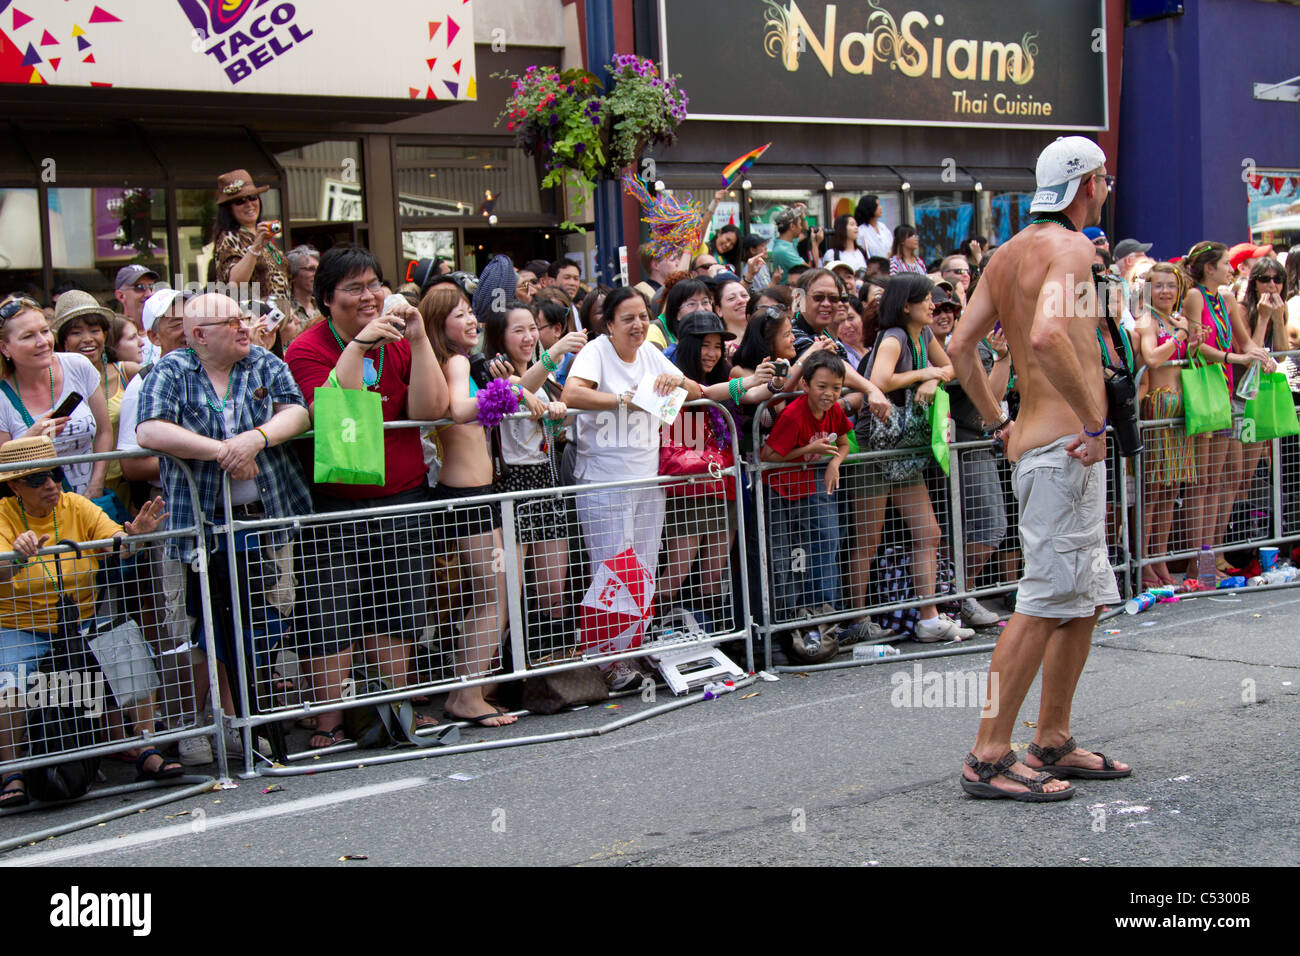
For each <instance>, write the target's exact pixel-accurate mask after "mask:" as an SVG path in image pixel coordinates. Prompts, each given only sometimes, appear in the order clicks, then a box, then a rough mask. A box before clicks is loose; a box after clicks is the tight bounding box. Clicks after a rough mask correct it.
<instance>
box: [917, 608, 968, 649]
mask: <svg viewBox="0 0 1300 956" xmlns="http://www.w3.org/2000/svg"><path fill="white" fill-rule="evenodd" d="M974 636H975V632H974V631H972V630H971V629H970V628H969V627H962V626H960V625H959V624H958V623H957V622H956V621H952V620H949V619H948V618H946V617H944V616H943V615H942V614H940V615H939V616H938V617H932V618H930V619H929V620H928V621H917V622H916V638H915V639H916V642H917V643H918V644H933V643H935V642H937V641H968V640H970V639H971V638H972V637H974Z"/></svg>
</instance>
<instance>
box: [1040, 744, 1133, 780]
mask: <svg viewBox="0 0 1300 956" xmlns="http://www.w3.org/2000/svg"><path fill="white" fill-rule="evenodd" d="M1078 746H1079V745H1078V744H1076V743H1075V742H1074V738H1073V737H1071V738H1070V739H1069V740H1067V741H1066V742H1065V743H1063V744H1061V746H1059V747H1040V746H1038V744H1030V745H1029V753H1030V754H1032V755H1033V756H1035V757H1037V758H1038V759H1039V760H1041V761H1042V762H1043V766H1042V767H1040V768H1039V769H1040V770H1042V771H1043V772H1044V773H1048V774H1051V775H1052V776H1053V777H1056V778H1057V779H1058V780H1065V779H1067V778H1069V777H1077V778H1078V779H1080V780H1117V779H1118V778H1120V777H1127V776H1129V775H1130V774H1132V773H1133V768H1132V767H1129V768H1128V769H1127V770H1120V769H1119V768H1117V767H1116V766H1115V761H1113V760H1111V759H1110V758H1109V757H1107V756H1106V755H1105V754H1103V753H1099V754H1097V756H1098V757H1100V758H1101V766H1102V769H1101V770H1093V769H1091V768H1089V767H1065V766H1057V763H1056V762H1057V761H1058V760H1060V759H1061V758H1062V757H1065V756H1067V755H1068V754H1071V753H1073V752H1074V751H1075V750H1077V749H1078Z"/></svg>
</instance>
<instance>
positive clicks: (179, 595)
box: [0, 452, 225, 848]
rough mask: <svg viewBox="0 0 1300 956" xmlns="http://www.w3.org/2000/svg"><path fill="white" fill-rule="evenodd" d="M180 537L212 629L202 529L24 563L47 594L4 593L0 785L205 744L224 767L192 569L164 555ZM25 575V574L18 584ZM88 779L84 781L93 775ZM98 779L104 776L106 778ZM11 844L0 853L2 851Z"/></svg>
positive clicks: (48, 553) (104, 542) (213, 674)
mask: <svg viewBox="0 0 1300 956" xmlns="http://www.w3.org/2000/svg"><path fill="white" fill-rule="evenodd" d="M143 457H150V456H149V454H148V452H138V453H135V454H119V453H116V452H113V453H102V454H91V455H76V456H73V455H69V456H63V457H60V458H55V459H46V460H41V461H33V462H31V463H30V465H31V466H32V467H35V468H54V467H58V466H61V465H68V464H73V463H78V462H92V461H103V460H110V461H115V460H121V459H123V458H143ZM175 463H176V464H177V466H178V467H179V468H180V469H181V471H182V473H183V474H184V475H185V479H186V482H187V485H188V488H189V494H190V497H191V501H192V502H193V503H194V509H195V513H196V514H197V513H199V511H198V489H197V487H196V485H195V483H194V478H193V475H192V474H191V472H190V469H189V467H188V466H187V465H186V464H185V463H184V462H179V461H178V462H175ZM24 464H27V463H24ZM6 491H7V489H6ZM51 537H53V535H52V536H51ZM178 537H179V538H184V539H186V540H189V541H192V542H194V543H195V545H196V547H197V551H198V554H197V556H196V558H195V567H196V570H200V573H199V574H198V575H197V580H198V583H199V586H200V589H201V592H202V594H201V599H200V601H199V603H200V604H201V606H202V614H203V616H204V619H205V622H206V624H207V627H208V628H209V629H210V627H211V622H210V620H209V619H208V618H209V615H210V607H211V602H210V601H209V598H208V594H207V576H206V575H205V574H203V573H201V569H202V567H203V563H204V556H205V554H206V551H205V547H204V543H203V540H202V535H201V534H200V529H199V528H198V527H197V525H194V526H191V527H188V528H182V529H179V530H178V531H175V532H167V531H161V530H160V531H157V532H154V533H152V534H148V535H138V536H131V537H129V538H128V542H127V543H126V546H125V547H119V546H118V545H117V542H116V541H115V540H114V539H112V538H103V539H97V540H91V541H80V542H72V541H71V539H69V538H68V537H66V536H65V535H64V534H62V533H60V534H59V535H58V538H59V540H57V541H55V540H52V541H51V542H50V543H49V545H48V546H47V547H43V548H41V549H40V550H39V551H38V552H37V554H36V556H35V557H33V558H31V559H29V560H28V561H27V562H26V563H25V569H26V572H27V574H28V575H33V574H35V573H36V570H37V569H39V572H40V574H41V575H42V576H43V584H44V587H43V589H39V590H34V589H32V588H31V587H30V586H29V587H27V588H24V589H22V590H15V589H14V588H13V586H12V585H11V584H9V583H5V584H3V585H0V628H3V629H4V631H5V632H6V633H5V643H6V651H5V659H6V663H7V664H8V665H9V666H10V667H12V670H6V671H5V672H0V681H2V682H3V683H2V685H0V747H3V748H4V749H3V752H0V774H6V775H7V774H9V773H13V772H19V771H33V770H39V769H40V768H45V767H51V766H56V765H61V764H69V763H70V762H73V761H78V760H81V759H82V758H111V757H113V756H114V755H119V754H123V753H124V752H125V751H128V750H135V749H141V748H150V747H164V746H166V745H169V744H172V743H176V742H180V741H184V740H187V739H192V738H200V737H202V738H208V737H213V738H215V739H216V741H217V748H218V752H217V754H216V755H215V756H217V757H218V764H219V766H221V767H224V761H225V757H224V752H223V750H224V746H225V735H224V733H222V730H223V724H222V716H223V715H222V710H221V706H220V702H219V698H218V696H217V687H218V682H217V664H216V661H215V659H214V658H213V657H212V656H211V655H209V658H208V662H207V671H206V679H204V677H203V675H202V674H201V673H198V672H195V671H194V670H193V669H192V667H191V660H190V654H189V651H190V644H189V641H190V627H189V626H188V621H187V618H186V601H185V568H184V566H183V565H181V564H180V563H179V562H177V561H173V560H170V559H168V558H167V557H166V556H165V553H164V549H165V543H166V541H167V539H169V538H178ZM15 556H16V555H15V552H12V551H10V552H5V553H4V554H0V562H4V563H5V564H9V563H10V562H12V561H13V559H14V558H15ZM21 573H22V571H21V570H19V569H17V568H15V574H16V575H17V574H21ZM31 580H32V578H31V577H29V578H28V582H30V581H31ZM36 580H41V579H36ZM196 678H197V679H196ZM203 683H206V684H207V685H208V692H207V693H206V694H202V695H196V685H201V684H203ZM33 751H35V752H33ZM79 772H83V773H84V772H85V771H84V767H83V768H80V769H79ZM95 776H96V778H98V777H100V776H102V770H101V771H100V773H98V774H96V775H95ZM214 782H215V781H214V778H212V777H209V776H202V775H190V774H185V775H183V776H181V777H178V778H172V779H170V780H164V781H143V782H135V783H129V784H125V785H117V786H111V787H107V788H105V787H102V786H100V787H95V786H94V782H92V784H91V789H90V790H89V792H88V793H87V794H86V795H85V796H84V797H81V798H80V799H82V800H85V799H92V798H95V797H102V796H116V795H121V794H126V793H131V792H134V791H138V790H144V789H152V788H154V787H158V786H167V787H169V788H171V787H174V786H176V785H178V784H180V785H187V786H186V789H185V790H184V791H176V790H171V792H170V795H169V796H166V797H162V798H159V799H157V800H150V801H147V803H148V804H149V805H157V804H158V803H159V802H165V801H166V800H169V799H179V798H180V797H183V796H186V795H189V794H190V793H191V792H193V791H194V789H195V787H196V785H197V788H198V789H200V790H201V789H205V788H207V787H209V786H211V785H212V783H214ZM32 789H35V788H34V787H33V786H32V785H31V782H30V779H29V791H30V790H32ZM39 805H40V804H39V802H38V801H37V800H36V798H35V796H33V802H32V803H31V804H28V805H27V806H24V807H21V808H17V809H10V810H6V811H4V813H3V816H4V817H9V816H12V815H16V814H21V813H24V812H26V811H28V810H31V809H34V808H36V807H37V806H39ZM140 806H143V804H140V805H134V806H132V807H128V808H119V809H118V810H114V811H110V812H109V814H108V815H107V817H111V816H115V815H121V813H123V812H135V810H136V809H138V808H139V807H140ZM107 817H103V818H107ZM95 819H96V820H98V819H101V817H96V818H95ZM60 832H64V831H63V830H60ZM43 835H49V834H43ZM43 835H42V836H43ZM8 845H11V844H10V843H9V842H5V843H0V848H3V847H6V846H8ZM13 845H16V844H13Z"/></svg>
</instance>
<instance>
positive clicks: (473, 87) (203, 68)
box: [0, 0, 478, 102]
mask: <svg viewBox="0 0 1300 956" xmlns="http://www.w3.org/2000/svg"><path fill="white" fill-rule="evenodd" d="M18 6H21V7H22V9H21V10H20V9H18ZM379 7H382V8H383V15H382V16H379V15H375V13H374V10H373V9H372V8H379ZM0 14H2V15H0V86H3V84H15V85H21V86H23V87H30V88H31V89H32V91H36V90H37V89H39V88H40V87H42V86H60V87H69V86H77V87H104V88H108V87H111V88H113V89H115V90H163V91H166V92H169V93H172V92H180V91H194V92H201V93H220V94H225V93H235V94H239V95H240V96H243V95H246V94H249V93H252V94H267V95H276V96H310V97H317V98H319V97H348V98H354V97H362V98H371V99H386V100H407V101H409V100H421V101H430V102H432V101H438V100H441V101H447V100H473V99H476V98H477V97H478V69H477V65H476V63H475V56H474V36H475V30H474V2H473V0H419V2H415V0H404V2H401V3H396V2H391V0H389V2H384V3H379V4H374V3H372V4H369V5H367V4H365V3H360V4H359V3H357V0H57V2H55V0H42V2H36V0H27V2H25V3H21V4H20V3H19V2H18V0H14V2H13V3H10V2H9V0H0ZM300 51H301V52H300ZM37 95H42V94H37ZM108 95H111V94H108Z"/></svg>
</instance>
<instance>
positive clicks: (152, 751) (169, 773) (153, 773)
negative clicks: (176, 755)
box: [135, 747, 185, 782]
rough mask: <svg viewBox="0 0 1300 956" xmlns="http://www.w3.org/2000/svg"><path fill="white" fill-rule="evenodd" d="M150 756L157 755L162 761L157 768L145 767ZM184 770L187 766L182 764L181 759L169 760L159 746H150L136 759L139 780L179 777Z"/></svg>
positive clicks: (136, 774)
mask: <svg viewBox="0 0 1300 956" xmlns="http://www.w3.org/2000/svg"><path fill="white" fill-rule="evenodd" d="M150 757H157V758H158V760H159V761H160V763H159V764H158V769H157V770H148V769H146V768H145V764H146V763H148V761H149V758H150ZM184 772H185V768H184V767H182V766H181V764H180V761H177V760H168V759H167V758H166V757H164V756H163V755H162V752H161V751H160V750H159V749H158V748H157V747H149V748H148V749H147V750H144V751H142V752H141V753H140V756H139V757H137V758H136V761H135V779H136V781H137V782H139V781H141V780H168V779H170V778H172V777H179V776H180V775H181V774H183V773H184Z"/></svg>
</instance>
